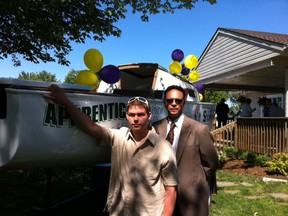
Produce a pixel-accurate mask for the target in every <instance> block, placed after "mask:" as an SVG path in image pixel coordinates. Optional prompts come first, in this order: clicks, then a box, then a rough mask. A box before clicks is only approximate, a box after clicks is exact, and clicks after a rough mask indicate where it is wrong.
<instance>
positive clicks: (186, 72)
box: [181, 64, 190, 76]
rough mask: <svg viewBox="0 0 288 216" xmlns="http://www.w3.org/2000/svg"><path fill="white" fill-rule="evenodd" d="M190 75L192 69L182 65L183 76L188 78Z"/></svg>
mask: <svg viewBox="0 0 288 216" xmlns="http://www.w3.org/2000/svg"><path fill="white" fill-rule="evenodd" d="M189 73H190V69H189V68H186V66H185V64H182V71H181V74H182V75H185V76H187V75H188V74H189Z"/></svg>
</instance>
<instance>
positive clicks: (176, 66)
mask: <svg viewBox="0 0 288 216" xmlns="http://www.w3.org/2000/svg"><path fill="white" fill-rule="evenodd" d="M169 70H170V71H171V72H172V73H175V74H179V73H180V72H181V71H182V65H181V64H180V62H178V61H173V62H171V63H170V65H169Z"/></svg>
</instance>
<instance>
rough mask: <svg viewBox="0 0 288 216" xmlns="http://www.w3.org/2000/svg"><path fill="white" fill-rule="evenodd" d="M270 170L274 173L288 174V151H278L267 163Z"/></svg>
mask: <svg viewBox="0 0 288 216" xmlns="http://www.w3.org/2000/svg"><path fill="white" fill-rule="evenodd" d="M266 166H267V167H268V172H270V173H274V174H281V175H284V176H287V175H288V153H277V154H274V155H273V156H272V159H271V160H270V161H268V162H267V163H266Z"/></svg>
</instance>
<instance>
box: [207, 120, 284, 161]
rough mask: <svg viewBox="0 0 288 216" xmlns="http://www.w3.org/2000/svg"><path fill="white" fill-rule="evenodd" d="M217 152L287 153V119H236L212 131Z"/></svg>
mask: <svg viewBox="0 0 288 216" xmlns="http://www.w3.org/2000/svg"><path fill="white" fill-rule="evenodd" d="M212 135H213V137H214V140H215V145H216V146H217V148H218V149H219V150H221V149H223V148H225V147H234V148H235V149H237V150H243V151H249V152H253V153H256V154H262V155H265V154H266V155H270V156H271V155H273V154H275V153H279V152H286V153H287V152H288V118H286V117H285V118H282V117H277V118H267V117H265V118H254V117H253V118H244V117H243V118H237V121H235V122H232V123H229V124H227V125H225V126H223V127H221V128H218V129H215V130H213V131H212Z"/></svg>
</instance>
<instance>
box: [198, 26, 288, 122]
mask: <svg viewBox="0 0 288 216" xmlns="http://www.w3.org/2000/svg"><path fill="white" fill-rule="evenodd" d="M287 46H288V35H285V34H277V33H269V32H259V31H250V30H240V29H230V28H218V29H217V30H216V32H215V34H214V35H213V37H212V38H211V40H210V42H209V43H208V45H207V46H206V48H205V50H204V51H203V53H202V55H201V56H200V58H199V63H198V66H197V68H196V69H197V70H198V71H199V72H200V78H199V79H198V80H197V81H196V82H195V84H197V83H202V84H203V85H204V88H205V90H206V89H207V90H208V89H209V90H213V89H214V90H223V91H233V90H239V91H245V95H246V96H247V97H250V98H251V99H252V103H251V106H252V107H257V106H258V104H257V102H258V98H259V97H261V96H266V97H270V98H272V99H274V100H277V102H278V103H279V105H281V106H283V108H285V113H286V114H285V116H286V117H287V116H288V48H287ZM258 107H259V106H258ZM261 115H262V113H261V112H260V109H257V112H255V116H261Z"/></svg>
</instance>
